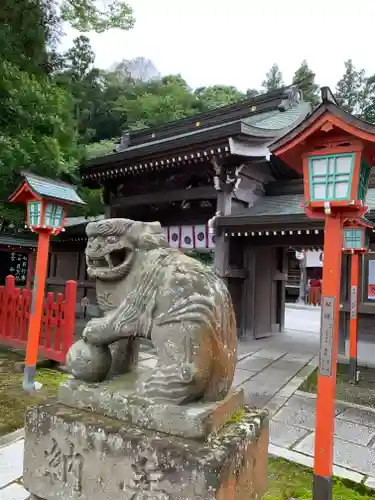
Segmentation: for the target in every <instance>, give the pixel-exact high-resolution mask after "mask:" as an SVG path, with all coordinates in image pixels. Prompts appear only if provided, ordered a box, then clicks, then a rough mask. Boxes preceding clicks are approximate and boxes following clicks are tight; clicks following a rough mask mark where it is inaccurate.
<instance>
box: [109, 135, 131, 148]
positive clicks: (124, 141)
mask: <svg viewBox="0 0 375 500" xmlns="http://www.w3.org/2000/svg"><path fill="white" fill-rule="evenodd" d="M129 144H130V133H129V132H124V133H123V134H122V136H121V137H120V139H119V140H118V141H117V143H116V145H115V148H114V150H113V152H114V153H121V152H122V151H125V149H128V147H129Z"/></svg>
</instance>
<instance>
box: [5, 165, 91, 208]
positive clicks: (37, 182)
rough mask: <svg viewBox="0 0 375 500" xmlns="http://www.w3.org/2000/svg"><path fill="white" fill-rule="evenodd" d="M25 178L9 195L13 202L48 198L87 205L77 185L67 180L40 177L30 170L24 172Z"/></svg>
mask: <svg viewBox="0 0 375 500" xmlns="http://www.w3.org/2000/svg"><path fill="white" fill-rule="evenodd" d="M22 175H23V177H24V180H23V182H22V183H21V184H20V185H19V187H18V188H17V189H16V191H15V192H14V193H13V194H12V195H11V196H10V197H9V201H10V202H12V203H25V202H27V201H32V200H41V199H42V198H46V199H48V200H51V201H58V202H62V203H64V204H68V205H85V204H86V203H85V202H84V201H83V200H82V199H81V198H80V196H78V194H77V190H76V188H75V186H72V185H71V184H68V183H66V182H62V181H57V180H55V179H49V178H47V177H40V176H39V175H35V174H31V173H29V172H23V173H22Z"/></svg>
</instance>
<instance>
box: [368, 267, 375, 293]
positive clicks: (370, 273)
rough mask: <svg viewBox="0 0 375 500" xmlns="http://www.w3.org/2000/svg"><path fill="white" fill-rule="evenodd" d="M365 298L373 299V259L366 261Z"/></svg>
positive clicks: (374, 271) (374, 268) (374, 288)
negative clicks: (366, 283) (366, 282)
mask: <svg viewBox="0 0 375 500" xmlns="http://www.w3.org/2000/svg"><path fill="white" fill-rule="evenodd" d="M367 299H368V300H374V301H375V260H369V261H368V289H367Z"/></svg>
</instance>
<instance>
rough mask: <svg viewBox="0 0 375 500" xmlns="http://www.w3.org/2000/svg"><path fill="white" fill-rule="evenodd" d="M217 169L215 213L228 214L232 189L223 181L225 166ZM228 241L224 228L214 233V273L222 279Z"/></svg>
mask: <svg viewBox="0 0 375 500" xmlns="http://www.w3.org/2000/svg"><path fill="white" fill-rule="evenodd" d="M219 169H220V171H219V172H218V173H219V178H220V180H221V182H220V187H221V190H220V191H218V193H217V202H216V213H218V214H220V215H229V214H230V213H231V210H232V189H231V186H230V185H228V184H226V183H225V167H224V166H223V165H221V166H220V167H219ZM229 241H230V240H229V237H225V231H224V230H220V231H218V232H217V233H216V241H215V256H214V265H215V269H216V273H217V274H218V276H220V277H221V278H223V279H225V271H226V270H227V269H228V264H229V250H230V249H229V245H230V243H229Z"/></svg>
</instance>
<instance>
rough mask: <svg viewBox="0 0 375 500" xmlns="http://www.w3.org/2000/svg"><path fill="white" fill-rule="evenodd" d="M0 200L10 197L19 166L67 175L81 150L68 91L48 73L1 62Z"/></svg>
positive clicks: (74, 167)
mask: <svg viewBox="0 0 375 500" xmlns="http://www.w3.org/2000/svg"><path fill="white" fill-rule="evenodd" d="M0 96H1V103H2V108H1V113H0V200H2V201H3V202H4V201H5V200H7V198H8V196H9V194H10V192H11V190H12V189H13V188H14V187H15V186H16V183H17V182H18V181H19V174H20V172H21V170H23V169H25V170H29V171H32V172H35V173H38V174H40V175H45V176H48V177H52V178H57V177H61V176H63V175H65V176H69V175H70V174H71V173H72V172H73V171H74V170H75V169H76V165H77V159H78V155H79V152H78V149H77V146H76V143H75V138H76V128H75V123H74V118H73V115H72V102H71V99H70V96H69V94H67V93H66V92H64V91H63V90H62V89H60V88H59V87H58V86H57V85H56V84H53V83H52V82H51V81H50V79H49V78H48V77H43V78H42V77H37V76H35V75H33V74H30V73H27V72H26V71H21V70H20V69H19V68H18V67H16V66H15V65H13V64H12V63H10V62H8V61H5V60H0Z"/></svg>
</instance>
